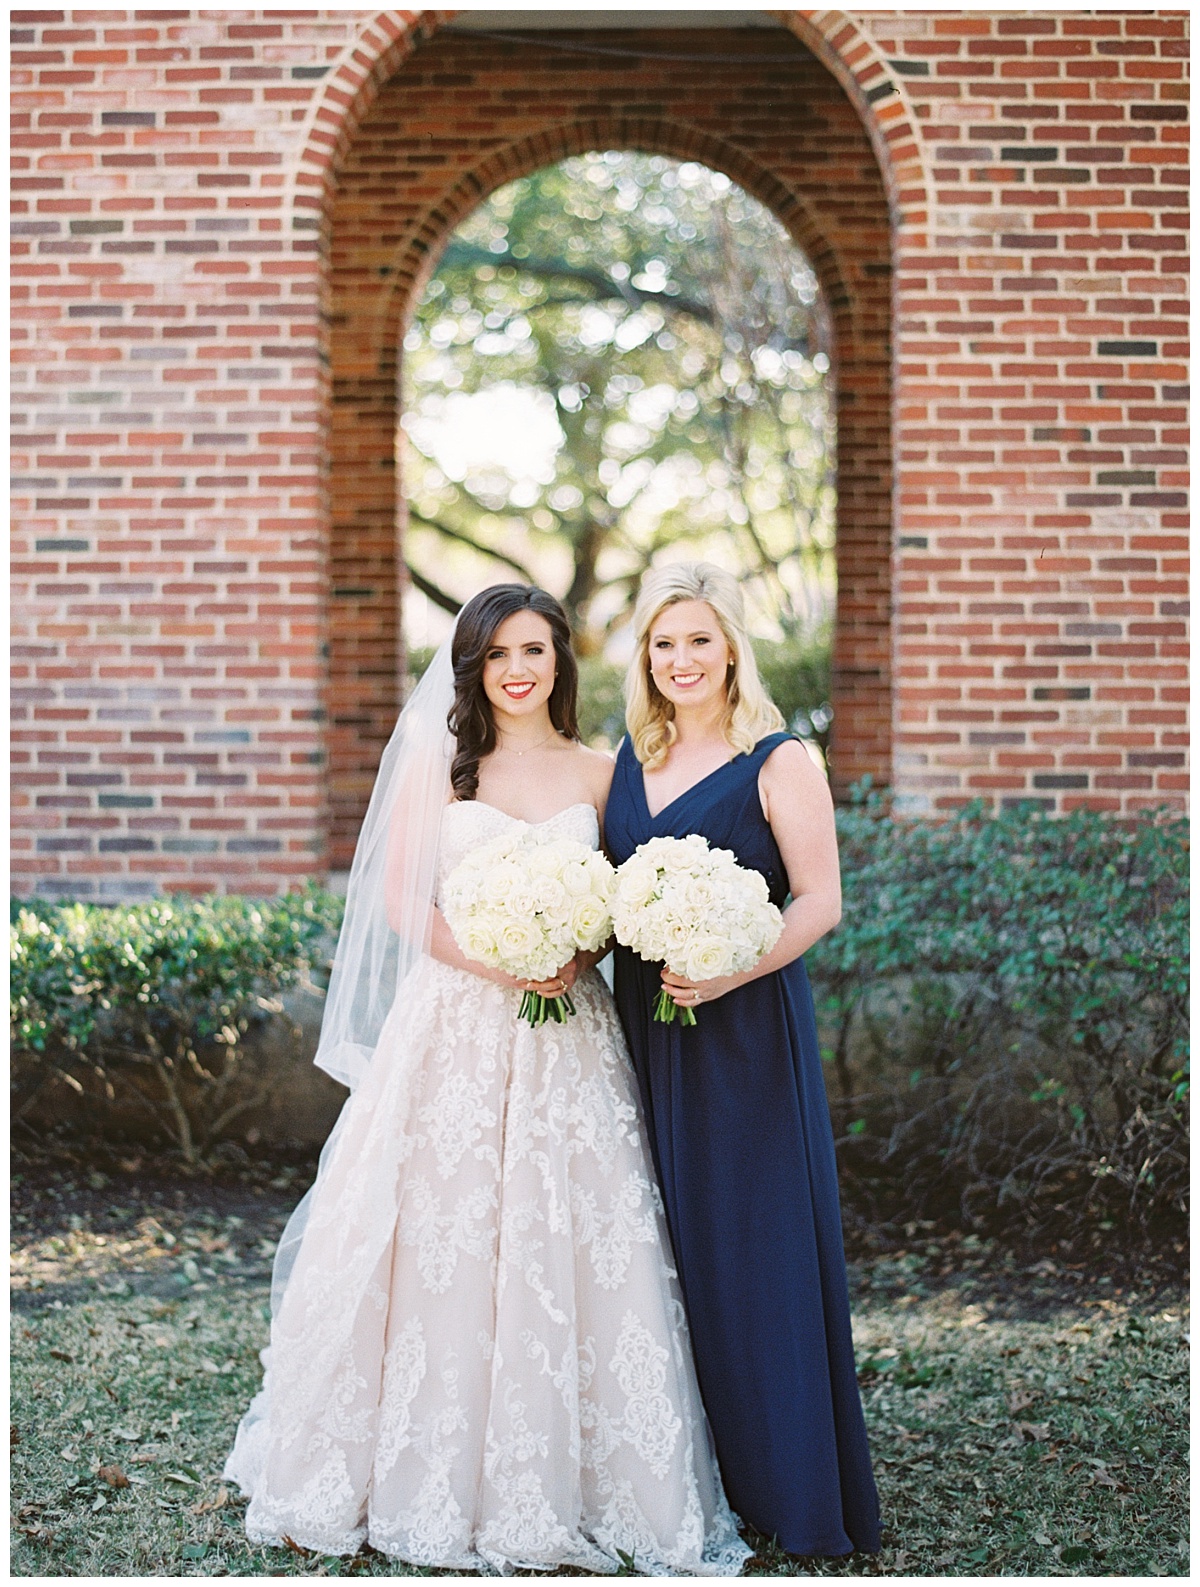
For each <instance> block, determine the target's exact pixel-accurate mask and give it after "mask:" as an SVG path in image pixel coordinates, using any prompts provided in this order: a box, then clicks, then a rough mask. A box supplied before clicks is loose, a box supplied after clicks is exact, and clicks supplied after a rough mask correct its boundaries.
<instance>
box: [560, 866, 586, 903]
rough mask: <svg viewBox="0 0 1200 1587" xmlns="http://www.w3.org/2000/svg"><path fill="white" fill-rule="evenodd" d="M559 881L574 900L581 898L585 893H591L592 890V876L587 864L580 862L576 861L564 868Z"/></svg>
mask: <svg viewBox="0 0 1200 1587" xmlns="http://www.w3.org/2000/svg"><path fill="white" fill-rule="evenodd" d="M558 880H559V881H560V882H561V883H562V885H563V887H565V888H566V890H567V892H568V893H570V895H571V897H572V898H580V897H582V896H583V894H584V893H590V892H591V890H592V878H591V875H590V874H589V872H588V868H587V866H586V864H584V863H583V862H582V861H580V860H575V861H573V862H572V863H571V864H570V865H566V866H564V867H563V869H562V871H561V872H560V874H559V877H558Z"/></svg>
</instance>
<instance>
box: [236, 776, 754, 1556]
mask: <svg viewBox="0 0 1200 1587" xmlns="http://www.w3.org/2000/svg"><path fill="white" fill-rule="evenodd" d="M512 824H514V818H513V817H511V816H508V815H506V814H505V813H504V812H503V811H500V810H497V809H495V808H493V807H492V806H490V805H485V804H480V803H478V802H474V803H465V804H454V805H451V806H450V807H449V808H448V809H447V812H446V815H445V817H444V820H443V827H442V846H441V852H440V853H439V857H438V875H439V878H441V879H444V878H445V876H446V875H447V874H448V873H449V872H450V871H451V870H452V869H453V868H454V866H455V865H457V864H458V862H459V861H460V860H461V859H462V858H463V856H464V855H465V854H467V853H468V852H470V850H471V849H472V848H474V847H476V846H478V845H479V844H481V843H484V842H486V841H488V840H490V839H492V838H494V837H496V836H497V835H499V834H500V833H501V832H502V831H503V830H504V828H505V827H506V826H509V825H512ZM541 825H542V826H543V827H545V828H550V829H552V830H553V832H554V834H555V835H560V834H561V835H569V836H571V837H576V838H579V839H581V840H582V841H584V842H586V843H588V844H589V845H591V846H595V845H596V844H597V840H598V839H597V825H596V817H595V811H594V810H593V809H592V808H591V806H590V805H573V806H571V807H570V808H568V809H566V810H563V811H560V812H559V814H558V815H556V816H554V817H553V818H552V819H551V820H550V821H548V822H544V823H541ZM572 995H573V998H574V1002H575V1008H576V1011H577V1012H576V1014H575V1016H574V1017H573V1018H571V1019H568V1020H567V1022H566V1023H565V1024H563V1025H556V1024H553V1023H547V1024H546V1025H543V1026H541V1027H540V1028H539V1029H537V1030H534V1029H533V1027H532V1026H530V1025H529V1024H527V1023H525V1022H523V1021H518V1019H517V1009H518V1006H519V1003H520V997H521V994H520V993H519V992H512V991H508V990H506V989H505V988H503V987H500V986H497V985H496V984H495V983H494V982H491V981H486V980H484V979H483V978H482V977H480V976H476V975H472V974H470V973H469V972H467V971H463V970H456V969H452V968H450V967H449V966H448V965H443V964H440V963H438V962H437V961H435V960H433V959H429V958H425V959H422V960H421V961H419V963H418V965H417V967H416V969H415V970H414V971H413V972H412V975H411V977H410V978H409V980H408V982H407V983H406V984H405V985H404V986H403V987H402V989H401V991H400V993H399V995H398V996H397V999H396V1003H395V1005H394V1007H393V1009H392V1013H391V1015H390V1016H389V1018H388V1021H387V1023H386V1025H385V1027H384V1030H383V1034H382V1036H381V1038H380V1043H379V1047H378V1049H377V1052H376V1057H375V1059H374V1061H373V1063H372V1066H371V1068H370V1071H369V1072H368V1074H367V1076H366V1078H365V1079H364V1080H363V1082H362V1084H361V1085H360V1086H359V1088H358V1090H357V1091H356V1092H355V1093H354V1095H353V1096H352V1097H351V1099H350V1100H349V1101H348V1102H347V1104H346V1107H345V1109H344V1110H343V1114H342V1117H341V1119H340V1121H339V1124H338V1128H337V1131H336V1133H335V1138H334V1139H333V1141H332V1143H331V1146H330V1148H328V1149H327V1152H326V1154H325V1160H324V1163H323V1167H322V1171H321V1174H320V1176H319V1178H318V1182H317V1185H316V1186H315V1188H314V1190H313V1192H312V1193H311V1197H310V1200H309V1205H308V1221H307V1226H306V1227H305V1229H304V1234H303V1238H302V1241H301V1243H300V1246H299V1250H298V1253H297V1256H296V1260H295V1265H294V1267H293V1269H292V1272H291V1275H290V1277H289V1278H288V1280H287V1284H286V1288H285V1289H284V1291H283V1295H282V1298H281V1300H280V1301H279V1305H278V1307H277V1311H276V1315H275V1318H274V1321H273V1324H272V1328H271V1342H270V1346H269V1348H268V1349H267V1350H265V1351H264V1352H263V1362H264V1365H265V1367H266V1376H265V1379H264V1384H263V1389H262V1392H261V1393H260V1394H259V1395H258V1396H257V1397H256V1398H255V1400H254V1402H253V1404H252V1405H251V1407H250V1409H249V1411H248V1412H247V1414H246V1416H245V1418H244V1419H243V1421H242V1423H241V1426H240V1427H239V1428H238V1433H237V1440H236V1443H235V1446H234V1449H233V1453H232V1454H231V1455H230V1457H229V1460H228V1463H227V1465H226V1468H225V1474H226V1476H227V1477H229V1478H231V1479H233V1480H234V1481H236V1482H237V1483H238V1484H239V1485H240V1486H241V1488H242V1489H243V1491H244V1492H246V1493H247V1494H249V1495H250V1504H249V1507H248V1509H247V1512H246V1530H247V1533H248V1535H249V1537H250V1538H251V1539H252V1540H254V1541H256V1542H264V1543H279V1542H282V1540H283V1539H284V1537H288V1538H291V1539H292V1540H293V1541H294V1542H296V1543H298V1544H301V1545H302V1546H303V1547H305V1548H310V1549H315V1550H317V1551H318V1552H320V1553H323V1554H352V1553H354V1552H355V1551H356V1550H357V1549H358V1548H359V1546H360V1545H361V1544H362V1543H363V1542H364V1541H369V1542H370V1543H371V1544H372V1546H373V1547H375V1548H377V1549H380V1550H381V1551H383V1552H384V1553H386V1554H388V1555H391V1556H392V1557H393V1558H396V1559H399V1560H405V1561H407V1562H409V1563H412V1564H417V1565H426V1566H441V1567H443V1568H449V1569H459V1570H482V1571H485V1572H500V1573H502V1574H507V1573H508V1572H510V1571H511V1570H512V1569H514V1568H517V1567H522V1566H524V1567H531V1568H540V1569H543V1570H550V1571H552V1570H554V1569H555V1568H556V1567H559V1566H563V1565H574V1566H582V1567H584V1568H585V1569H588V1570H593V1571H598V1572H603V1573H611V1572H613V1571H615V1570H617V1569H618V1568H619V1566H620V1564H621V1555H622V1554H624V1555H632V1556H633V1559H634V1564H635V1568H636V1569H637V1570H639V1571H642V1572H644V1573H647V1574H653V1575H665V1574H673V1573H674V1574H684V1575H723V1576H734V1575H737V1573H738V1571H739V1569H740V1567H741V1564H742V1561H743V1560H744V1559H745V1557H746V1556H747V1555H748V1553H749V1552H750V1551H749V1550H748V1549H747V1548H746V1546H745V1544H743V1543H742V1541H741V1539H740V1538H739V1537H738V1534H737V1530H736V1524H735V1518H734V1517H733V1515H732V1514H731V1513H730V1510H729V1507H728V1504H727V1503H726V1500H725V1496H724V1492H723V1490H722V1488H721V1484H720V1478H719V1476H718V1473H717V1468H716V1464H715V1461H714V1458H713V1455H712V1453H711V1442H710V1437H709V1433H708V1427H707V1423H706V1421H705V1418H704V1412H703V1409H702V1406H701V1403H700V1396H699V1391H698V1389H697V1386H696V1378H695V1373H694V1369H693V1366H692V1360H691V1354H690V1349H689V1345H688V1340H687V1330H686V1324H685V1322H684V1315H683V1308H682V1305H681V1302H680V1299H679V1292H678V1287H677V1284H676V1281H675V1274H674V1269H673V1267H672V1266H671V1263H670V1255H669V1251H670V1247H669V1244H668V1237H667V1232H666V1226H665V1223H664V1220H663V1214H662V1210H661V1205H660V1201H659V1195H658V1190H657V1187H656V1186H655V1184H654V1181H653V1175H652V1172H651V1170H650V1168H649V1166H648V1159H647V1153H646V1147H645V1144H644V1139H643V1133H642V1130H641V1128H640V1124H639V1120H638V1116H637V1111H636V1109H635V1106H634V1102H633V1089H632V1088H633V1077H632V1071H631V1069H630V1067H629V1064H628V1059H627V1057H626V1051H625V1045H624V1040H623V1037H622V1035H621V1031H620V1027H619V1026H618V1024H617V1018H616V1011H615V1009H614V1006H613V1002H612V999H611V996H610V994H609V992H608V989H607V987H606V986H605V985H604V983H603V981H602V980H601V978H600V976H599V975H598V974H597V973H596V972H595V971H591V972H589V973H587V974H585V975H583V976H581V977H580V978H579V981H578V982H577V983H576V986H575V988H574V991H573V994H572ZM285 1239H286V1236H285Z"/></svg>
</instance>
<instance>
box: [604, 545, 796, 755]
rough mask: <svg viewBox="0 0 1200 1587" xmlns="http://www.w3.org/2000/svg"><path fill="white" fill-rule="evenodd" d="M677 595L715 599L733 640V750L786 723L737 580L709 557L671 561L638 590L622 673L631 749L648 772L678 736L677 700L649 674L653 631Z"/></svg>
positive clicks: (728, 727) (729, 730) (727, 728)
mask: <svg viewBox="0 0 1200 1587" xmlns="http://www.w3.org/2000/svg"><path fill="white" fill-rule="evenodd" d="M679 601H704V602H705V603H706V604H707V605H709V606H711V607H712V609H713V612H714V613H715V615H716V619H717V622H718V623H719V624H720V627H721V632H722V633H723V634H724V635H725V640H726V643H727V644H728V645H729V649H730V652H731V655H732V658H733V665H732V666H731V667H730V669H729V676H728V678H727V680H726V693H727V704H726V708H725V720H724V721H723V722H722V724H721V727H722V731H723V732H724V734H725V738H726V740H727V741H728V743H729V744H730V746H731V747H732V748H733V750H734V751H735V752H736V753H737V754H740V755H745V754H749V752H750V751H751V750H752V749H753V748H754V746H755V745H756V744H757V743H758V741H759V739H760V738H765V737H766V735H767V734H768V733H777V732H779V731H780V729H781V728H782V727H783V726H784V721H783V717H782V715H781V714H780V712H779V708H778V707H777V706H776V705H775V703H774V701H773V700H772V699H771V697H770V695H769V694H768V693H767V691H766V689H765V688H764V687H763V683H762V679H761V678H760V677H759V675H758V665H757V663H756V662H755V659H754V650H753V647H752V646H751V644H750V636H749V634H748V633H747V632H746V618H745V609H744V607H743V604H742V591H741V587H740V586H739V584H738V581H737V580H736V579H735V578H734V576H733V574H732V573H726V571H725V569H724V568H719V567H717V566H716V564H715V563H712V562H671V563H668V565H667V566H666V567H662V568H656V569H655V570H654V572H653V573H650V574H649V575H648V576H647V577H646V579H645V580H644V581H643V583H642V587H641V590H640V591H639V593H638V598H637V605H636V606H635V607H634V609H633V630H634V634H635V636H636V649H635V650H634V655H633V660H632V661H631V662H630V664H629V671H628V673H627V674H626V677H625V726H626V728H627V729H628V731H629V738H630V742H631V743H632V744H633V752H634V754H635V755H636V756H637V758H638V760H639V761H641V763H642V765H643V766H645V767H646V768H647V769H648V770H650V771H653V770H654V769H655V767H656V766H661V765H662V763H663V761H664V760H665V759H666V758H667V751H668V750H669V749H670V747H671V745H672V744H673V743H674V742H675V737H676V728H675V707H674V706H673V705H672V704H671V702H670V701H669V700H666V699H664V698H663V696H662V695H661V694H660V693H659V692H658V690H657V689H656V688H655V686H654V683H653V682H652V681H651V677H650V631H651V629H652V628H653V626H654V620H655V618H656V617H657V616H658V615H659V613H660V612H661V611H663V610H664V608H666V607H668V606H674V605H676V603H677V602H679Z"/></svg>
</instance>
